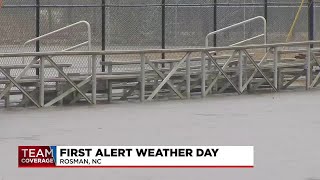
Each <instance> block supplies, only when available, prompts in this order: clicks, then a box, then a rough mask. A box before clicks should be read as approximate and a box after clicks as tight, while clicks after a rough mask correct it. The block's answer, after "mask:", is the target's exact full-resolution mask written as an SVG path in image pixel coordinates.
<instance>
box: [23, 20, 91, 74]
mask: <svg viewBox="0 0 320 180" xmlns="http://www.w3.org/2000/svg"><path fill="white" fill-rule="evenodd" d="M81 24H85V25H86V27H87V33H88V34H87V35H88V41H85V42H83V43H80V44H77V45H75V46H72V47H70V48H67V49H64V50H62V51H70V50H73V49H77V48H79V47H82V46H84V45H87V44H88V51H91V50H92V35H91V25H90V23H89V22H88V21H79V22H76V23H73V24H70V25H68V26H65V27H63V28H60V29H57V30H55V31H52V32H49V33H47V34H44V35H41V36H39V37H36V38H33V39H30V40H28V41H26V42H25V43H24V44H23V47H25V46H26V45H27V44H30V43H32V42H35V41H38V40H41V39H43V38H46V37H48V36H51V35H53V34H56V33H58V32H61V31H65V30H67V29H69V28H72V27H74V26H78V25H81ZM22 63H25V62H24V59H23V62H22ZM90 66H91V59H90V58H89V59H88V72H90V70H91V67H90Z"/></svg>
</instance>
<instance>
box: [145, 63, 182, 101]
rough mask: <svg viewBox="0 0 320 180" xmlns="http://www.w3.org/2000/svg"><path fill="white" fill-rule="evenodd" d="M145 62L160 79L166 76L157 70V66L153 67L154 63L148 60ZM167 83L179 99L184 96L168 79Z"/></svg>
mask: <svg viewBox="0 0 320 180" xmlns="http://www.w3.org/2000/svg"><path fill="white" fill-rule="evenodd" d="M147 63H148V64H149V66H150V67H151V68H152V69H153V70H154V71H155V72H156V73H157V74H158V76H159V77H161V79H162V80H164V79H165V78H166V76H165V75H164V74H163V73H162V72H161V71H159V69H157V67H155V65H154V64H153V63H152V62H150V61H149V60H148V61H147ZM167 84H168V85H169V87H170V88H171V89H172V90H173V91H174V92H175V93H176V94H177V95H178V96H179V97H180V98H181V99H183V98H184V96H183V95H182V94H181V93H180V92H179V91H178V90H177V89H176V88H175V87H174V85H173V84H172V82H171V81H170V80H168V82H167Z"/></svg>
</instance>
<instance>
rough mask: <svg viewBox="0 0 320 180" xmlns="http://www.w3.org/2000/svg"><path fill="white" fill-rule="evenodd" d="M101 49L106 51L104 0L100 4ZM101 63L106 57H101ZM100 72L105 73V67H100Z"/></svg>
mask: <svg viewBox="0 0 320 180" xmlns="http://www.w3.org/2000/svg"><path fill="white" fill-rule="evenodd" d="M101 49H102V51H104V50H106V0H102V2H101ZM101 61H102V62H105V61H106V56H105V55H102V58H101ZM101 68H102V69H101V70H102V72H105V71H106V66H105V65H102V67H101Z"/></svg>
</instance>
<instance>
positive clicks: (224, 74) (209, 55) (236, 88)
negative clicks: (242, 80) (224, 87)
mask: <svg viewBox="0 0 320 180" xmlns="http://www.w3.org/2000/svg"><path fill="white" fill-rule="evenodd" d="M205 53H206V54H207V56H208V57H209V58H210V59H211V61H212V62H213V64H214V65H215V66H216V67H217V69H218V70H219V71H220V72H221V73H222V75H223V76H224V77H225V78H226V79H227V80H228V81H229V83H230V84H231V85H232V86H233V88H234V89H235V90H236V91H237V93H238V94H241V92H240V90H239V89H238V87H237V86H236V85H235V84H234V83H233V82H232V80H231V79H230V78H229V77H228V75H227V74H226V73H225V72H224V70H223V69H222V68H221V67H220V66H219V64H218V63H217V61H216V60H215V59H213V57H212V56H211V54H210V53H209V52H208V51H206V52H205Z"/></svg>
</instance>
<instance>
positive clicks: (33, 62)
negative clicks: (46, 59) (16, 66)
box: [0, 57, 40, 99]
mask: <svg viewBox="0 0 320 180" xmlns="http://www.w3.org/2000/svg"><path fill="white" fill-rule="evenodd" d="M39 60H40V58H38V57H35V58H33V60H32V61H31V62H30V63H29V64H28V65H27V66H26V67H25V68H24V69H23V70H22V72H21V73H20V74H19V75H18V76H17V77H16V78H15V79H14V80H15V81H18V80H20V79H21V78H22V76H24V75H25V74H26V72H27V71H28V70H29V69H30V68H31V66H32V65H33V64H35V63H36V62H38V61H39ZM12 87H13V83H12V81H11V83H10V84H9V85H8V86H7V87H6V88H5V89H4V90H3V91H2V92H1V94H0V99H1V98H2V97H3V96H4V95H6V94H7V93H8V92H9V91H10V89H11V88H12Z"/></svg>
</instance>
